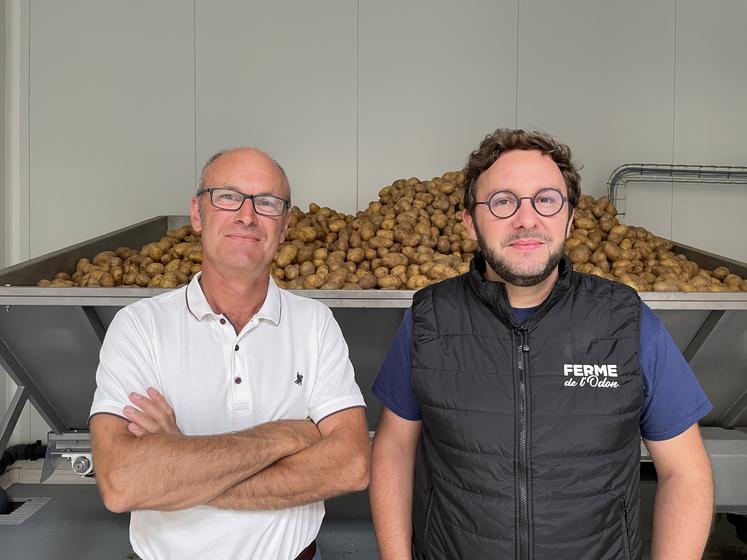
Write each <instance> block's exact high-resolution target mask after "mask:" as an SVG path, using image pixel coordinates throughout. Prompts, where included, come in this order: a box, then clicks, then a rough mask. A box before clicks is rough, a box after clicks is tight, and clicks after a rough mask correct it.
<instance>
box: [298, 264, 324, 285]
mask: <svg viewBox="0 0 747 560" xmlns="http://www.w3.org/2000/svg"><path fill="white" fill-rule="evenodd" d="M304 264H305V263H304ZM323 284H324V278H322V277H321V276H319V275H318V274H309V275H308V276H304V277H303V287H304V289H305V290H316V289H318V288H321V287H322V285H323Z"/></svg>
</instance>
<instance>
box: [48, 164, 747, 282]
mask: <svg viewBox="0 0 747 560" xmlns="http://www.w3.org/2000/svg"><path fill="white" fill-rule="evenodd" d="M463 196H464V174H463V173H462V172H460V171H450V172H447V173H444V174H443V175H442V176H441V177H434V178H433V179H431V180H430V181H420V180H419V179H417V178H414V177H413V178H410V179H398V180H397V181H395V182H394V183H392V184H391V185H389V186H387V187H384V188H383V189H381V191H379V200H377V201H375V202H371V203H370V204H369V205H368V207H367V208H366V209H365V210H363V211H360V212H358V213H357V214H356V215H355V216H352V215H348V214H343V213H340V212H337V211H335V210H332V209H330V208H328V207H320V206H318V205H317V204H314V203H312V204H311V205H310V206H309V211H308V212H303V211H302V210H300V209H299V208H297V207H295V206H294V207H293V208H292V209H291V214H290V222H289V228H288V234H287V236H286V240H285V242H284V243H283V244H282V245H281V246H280V248H279V249H278V252H277V253H276V255H275V257H274V259H273V262H272V265H271V274H272V276H273V278H274V279H275V281H276V282H277V283H278V285H279V286H280V287H283V288H286V289H292V290H300V289H307V290H308V289H325V290H340V289H345V290H354V289H371V288H380V289H390V290H396V289H401V290H405V289H406V290H418V289H420V288H422V287H424V286H427V285H429V284H432V283H434V282H438V281H440V280H444V279H446V278H451V277H454V276H457V275H459V274H462V273H464V272H466V271H467V270H469V263H470V261H471V260H472V257H473V256H474V253H475V251H477V249H478V247H477V242H476V241H474V240H472V239H470V237H469V235H468V233H467V229H466V228H465V226H464V224H463V223H462V200H463ZM672 246H673V245H672V242H671V241H668V240H665V239H661V238H658V237H656V236H654V235H653V234H651V233H650V232H649V231H647V230H646V229H644V228H641V227H634V226H627V225H625V224H621V223H620V221H619V220H618V218H617V210H616V209H615V207H614V205H613V204H612V203H611V202H610V201H609V200H608V199H607V197H604V196H603V197H601V198H599V199H596V200H595V199H594V198H593V197H591V196H589V195H582V196H581V198H580V200H579V203H578V207H577V208H576V213H575V216H574V220H573V225H572V230H571V234H570V236H569V238H568V239H567V240H566V241H565V252H566V254H567V255H568V256H569V257H570V259H571V261H572V262H573V267H574V269H575V270H577V271H579V272H584V273H587V274H595V275H597V276H601V277H603V278H607V279H610V280H615V281H617V282H622V283H623V284H627V285H628V286H631V287H632V288H634V289H636V290H638V291H642V292H648V291H657V292H737V291H740V290H743V291H747V280H744V279H742V278H740V277H739V276H737V275H736V274H732V273H731V272H730V271H729V270H728V269H726V268H724V267H719V268H716V269H715V270H713V271H709V270H704V269H701V268H700V267H699V266H698V265H697V264H696V263H694V262H692V261H690V260H688V259H687V258H686V257H685V256H684V255H678V254H675V253H673V252H672V250H671V249H672ZM201 263H202V246H201V244H200V235H199V233H198V232H194V231H192V228H191V227H189V226H183V227H180V228H178V229H175V230H169V231H167V232H166V235H165V236H164V237H162V238H161V239H160V240H159V241H155V242H153V243H149V244H147V245H145V246H144V247H142V248H141V249H140V250H139V251H134V250H132V249H129V248H126V247H121V248H119V249H117V250H116V251H104V252H102V253H99V254H98V255H96V256H94V257H93V259H92V260H90V261H89V260H88V259H85V258H84V259H81V260H80V261H79V262H78V264H77V265H76V267H75V270H74V271H73V272H72V273H71V274H69V273H67V272H60V273H59V274H57V275H56V276H55V277H54V278H53V279H51V280H41V281H40V282H39V283H38V284H37V285H39V286H50V287H73V286H83V287H92V286H101V287H114V286H141V287H148V288H176V287H179V286H182V285H184V284H185V283H187V282H189V280H191V278H192V277H193V276H194V275H195V274H196V273H197V272H198V271H199V270H200V267H201Z"/></svg>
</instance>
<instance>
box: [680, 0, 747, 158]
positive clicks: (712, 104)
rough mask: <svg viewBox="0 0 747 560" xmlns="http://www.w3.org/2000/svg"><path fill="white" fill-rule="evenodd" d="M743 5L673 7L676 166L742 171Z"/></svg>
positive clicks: (728, 0)
mask: <svg viewBox="0 0 747 560" xmlns="http://www.w3.org/2000/svg"><path fill="white" fill-rule="evenodd" d="M745 25H747V2H744V0H719V2H700V1H698V0H678V2H677V82H676V88H677V89H676V95H677V104H676V109H675V130H676V137H675V138H676V139H675V150H674V156H675V161H676V163H691V164H708V165H747V56H746V54H747V33H745Z"/></svg>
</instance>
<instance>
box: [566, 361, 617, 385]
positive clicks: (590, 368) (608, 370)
mask: <svg viewBox="0 0 747 560" xmlns="http://www.w3.org/2000/svg"><path fill="white" fill-rule="evenodd" d="M563 377H565V378H566V380H565V383H563V385H564V386H565V387H594V388H595V389H617V388H618V387H620V384H619V383H618V382H617V380H615V379H614V378H616V377H617V364H601V365H599V364H593V365H591V364H563Z"/></svg>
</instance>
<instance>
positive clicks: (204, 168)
mask: <svg viewBox="0 0 747 560" xmlns="http://www.w3.org/2000/svg"><path fill="white" fill-rule="evenodd" d="M241 149H250V150H255V151H257V152H259V153H261V154H263V155H264V156H265V157H266V158H267V159H269V160H270V161H271V162H272V163H274V164H275V167H277V168H278V171H280V174H281V175H282V176H283V179H284V180H285V185H286V186H287V187H288V203H289V204H290V201H291V188H290V181H289V180H288V175H287V174H286V173H285V169H283V166H282V165H280V164H279V163H278V162H277V160H276V159H275V158H273V157H272V156H270V154H268V153H267V152H265V151H264V150H260V149H259V148H253V147H251V146H239V147H236V148H226V149H225V150H221V151H219V152H215V153H214V154H213V155H212V156H210V157H209V158H208V160H207V161H206V162H205V165H203V166H202V170H201V171H200V182H199V183H198V184H197V188H196V189H195V192H198V191H201V190H202V189H204V188H206V185H205V175H206V173H207V170H208V168H209V167H210V166H211V165H212V164H213V163H214V162H215V160H217V159H218V158H220V157H221V156H222V155H225V154H227V153H229V152H234V151H236V150H241Z"/></svg>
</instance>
